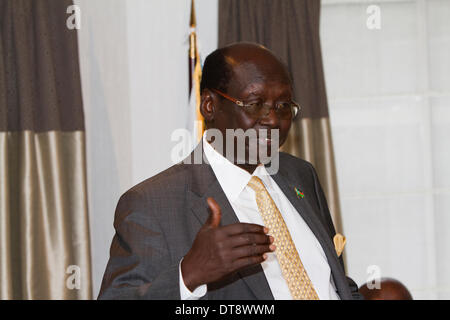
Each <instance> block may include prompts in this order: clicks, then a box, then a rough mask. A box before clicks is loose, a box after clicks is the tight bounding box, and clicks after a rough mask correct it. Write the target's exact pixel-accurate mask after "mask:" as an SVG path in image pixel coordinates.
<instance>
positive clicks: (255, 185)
mask: <svg viewBox="0 0 450 320" xmlns="http://www.w3.org/2000/svg"><path fill="white" fill-rule="evenodd" d="M248 186H249V187H250V188H252V189H253V190H255V192H259V191H264V190H265V187H264V184H263V183H262V181H261V179H260V178H258V177H256V176H253V177H252V178H251V179H250V181H249V182H248Z"/></svg>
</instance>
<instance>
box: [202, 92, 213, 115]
mask: <svg viewBox="0 0 450 320" xmlns="http://www.w3.org/2000/svg"><path fill="white" fill-rule="evenodd" d="M214 108H215V105H214V98H213V95H212V92H211V91H210V90H208V89H204V90H203V92H202V97H201V102H200V113H201V114H202V116H203V119H205V121H206V122H212V121H214V111H215V110H214Z"/></svg>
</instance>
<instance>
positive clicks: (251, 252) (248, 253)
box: [232, 244, 276, 260]
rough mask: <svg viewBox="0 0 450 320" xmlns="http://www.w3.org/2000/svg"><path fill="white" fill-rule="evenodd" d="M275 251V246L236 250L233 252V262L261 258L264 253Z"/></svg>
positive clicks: (251, 246)
mask: <svg viewBox="0 0 450 320" xmlns="http://www.w3.org/2000/svg"><path fill="white" fill-rule="evenodd" d="M275 249H276V247H275V246H274V245H273V244H271V245H267V244H265V245H249V246H243V247H238V248H234V249H233V251H232V257H233V260H239V259H243V258H249V257H253V256H261V255H263V254H264V253H269V252H273V251H275Z"/></svg>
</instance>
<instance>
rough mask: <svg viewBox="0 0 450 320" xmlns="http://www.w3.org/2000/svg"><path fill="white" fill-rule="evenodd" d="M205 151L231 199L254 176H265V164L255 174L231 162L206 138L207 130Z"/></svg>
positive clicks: (204, 137) (232, 199)
mask: <svg viewBox="0 0 450 320" xmlns="http://www.w3.org/2000/svg"><path fill="white" fill-rule="evenodd" d="M203 151H204V153H205V156H206V159H207V160H208V162H209V164H210V165H211V168H212V170H213V171H214V174H215V175H216V178H217V180H218V181H219V184H220V186H221V187H222V189H223V191H224V192H225V195H226V196H227V198H228V199H229V200H230V201H235V200H236V199H237V198H238V197H239V195H240V194H241V192H242V190H244V188H245V187H246V186H247V184H248V182H249V181H250V179H251V177H252V176H258V177H260V178H262V179H263V178H264V176H267V175H268V173H267V170H266V168H265V167H264V166H263V165H259V166H258V167H257V168H256V170H255V171H254V172H253V175H251V174H250V173H248V172H247V171H245V170H244V169H242V168H240V167H238V166H237V165H235V164H233V163H232V162H230V161H229V160H228V159H227V158H225V157H224V156H223V155H221V154H220V153H219V152H217V151H216V150H215V149H214V148H213V146H211V144H210V143H209V142H208V141H207V140H206V132H205V133H204V134H203Z"/></svg>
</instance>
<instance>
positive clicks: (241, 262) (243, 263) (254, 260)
mask: <svg viewBox="0 0 450 320" xmlns="http://www.w3.org/2000/svg"><path fill="white" fill-rule="evenodd" d="M266 259H267V253H264V254H263V255H258V256H252V257H245V258H241V259H237V260H235V261H234V262H233V264H232V265H233V269H234V270H239V269H242V268H245V267H249V266H252V265H256V264H260V263H262V262H264V261H265V260H266Z"/></svg>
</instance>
